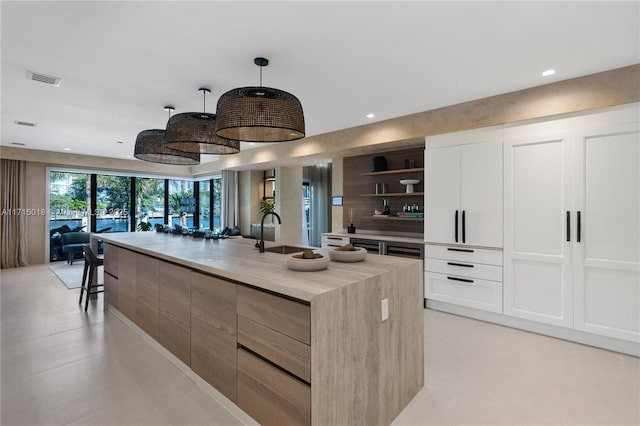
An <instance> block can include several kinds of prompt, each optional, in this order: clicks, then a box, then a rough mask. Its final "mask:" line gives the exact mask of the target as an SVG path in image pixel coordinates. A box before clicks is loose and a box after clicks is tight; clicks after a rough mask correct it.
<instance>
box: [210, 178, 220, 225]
mask: <svg viewBox="0 0 640 426" xmlns="http://www.w3.org/2000/svg"><path fill="white" fill-rule="evenodd" d="M211 185H212V186H213V189H212V191H211V192H212V193H213V203H212V204H213V225H212V228H213V230H215V231H220V230H221V229H220V223H221V220H222V177H216V178H213V179H212V180H211Z"/></svg>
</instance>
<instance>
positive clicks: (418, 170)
mask: <svg viewBox="0 0 640 426" xmlns="http://www.w3.org/2000/svg"><path fill="white" fill-rule="evenodd" d="M419 172H424V167H416V168H413V169H396V170H385V171H384V172H367V173H360V176H382V175H397V174H400V173H419Z"/></svg>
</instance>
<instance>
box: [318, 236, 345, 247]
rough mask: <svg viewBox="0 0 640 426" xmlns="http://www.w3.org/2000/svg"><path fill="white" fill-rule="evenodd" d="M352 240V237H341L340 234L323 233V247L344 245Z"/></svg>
mask: <svg viewBox="0 0 640 426" xmlns="http://www.w3.org/2000/svg"><path fill="white" fill-rule="evenodd" d="M350 241H351V239H350V238H349V237H341V236H339V235H323V236H322V248H330V247H342V246H344V245H345V244H349V242H350Z"/></svg>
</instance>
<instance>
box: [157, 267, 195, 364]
mask: <svg viewBox="0 0 640 426" xmlns="http://www.w3.org/2000/svg"><path fill="white" fill-rule="evenodd" d="M159 271H160V274H159V277H158V281H159V283H158V284H159V288H158V342H160V344H161V345H162V346H164V347H165V348H167V349H168V350H169V351H170V352H171V353H172V354H174V355H175V356H176V357H178V358H179V359H180V360H181V361H182V362H184V363H185V364H187V365H191V271H189V270H188V269H186V268H183V267H181V266H178V265H174V264H172V263H168V262H164V261H160V269H159Z"/></svg>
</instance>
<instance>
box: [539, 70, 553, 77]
mask: <svg viewBox="0 0 640 426" xmlns="http://www.w3.org/2000/svg"><path fill="white" fill-rule="evenodd" d="M555 73H556V70H553V69H548V70H546V71H543V72H542V76H543V77H549V76H550V75H554V74H555Z"/></svg>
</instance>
